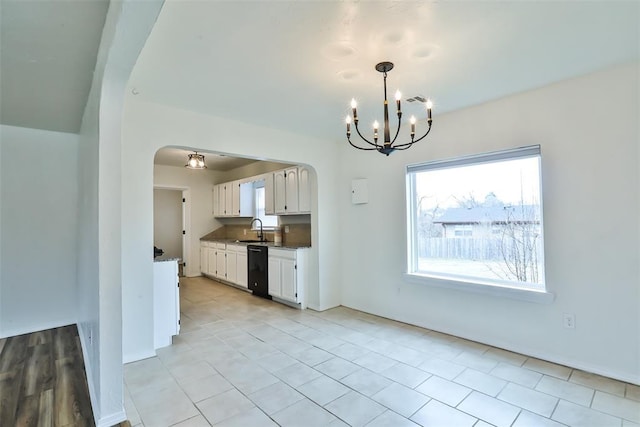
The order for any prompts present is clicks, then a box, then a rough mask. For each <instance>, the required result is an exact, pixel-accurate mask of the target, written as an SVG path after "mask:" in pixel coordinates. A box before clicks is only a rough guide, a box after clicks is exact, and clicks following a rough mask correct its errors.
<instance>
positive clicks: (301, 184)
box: [298, 166, 311, 213]
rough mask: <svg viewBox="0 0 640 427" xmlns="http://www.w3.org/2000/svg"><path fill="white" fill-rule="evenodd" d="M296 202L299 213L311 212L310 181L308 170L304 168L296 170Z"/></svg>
mask: <svg viewBox="0 0 640 427" xmlns="http://www.w3.org/2000/svg"><path fill="white" fill-rule="evenodd" d="M298 202H299V206H298V208H299V209H300V213H309V212H311V180H310V179H309V168H306V167H304V166H301V167H299V168H298Z"/></svg>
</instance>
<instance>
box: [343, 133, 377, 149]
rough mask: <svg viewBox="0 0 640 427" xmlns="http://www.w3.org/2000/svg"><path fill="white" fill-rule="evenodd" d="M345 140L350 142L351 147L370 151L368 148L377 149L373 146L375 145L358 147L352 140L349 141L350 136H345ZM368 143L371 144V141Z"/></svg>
mask: <svg viewBox="0 0 640 427" xmlns="http://www.w3.org/2000/svg"><path fill="white" fill-rule="evenodd" d="M347 141H349V144H351V146H352V147H353V148H357V149H358V150H367V151H370V150H377V148H375V147H371V148H369V147H358V146H357V145H355V144H354V143H353V142H351V138H350V137H349V136H347ZM369 144H371V143H369Z"/></svg>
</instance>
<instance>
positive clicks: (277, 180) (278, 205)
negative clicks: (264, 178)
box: [265, 171, 287, 214]
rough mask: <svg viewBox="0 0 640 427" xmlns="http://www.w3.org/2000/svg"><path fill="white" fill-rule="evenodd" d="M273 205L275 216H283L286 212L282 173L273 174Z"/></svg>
mask: <svg viewBox="0 0 640 427" xmlns="http://www.w3.org/2000/svg"><path fill="white" fill-rule="evenodd" d="M265 191H266V189H265ZM273 205H274V208H275V209H274V210H275V213H276V214H283V213H286V212H287V211H286V207H287V199H286V196H285V177H284V171H277V172H274V173H273Z"/></svg>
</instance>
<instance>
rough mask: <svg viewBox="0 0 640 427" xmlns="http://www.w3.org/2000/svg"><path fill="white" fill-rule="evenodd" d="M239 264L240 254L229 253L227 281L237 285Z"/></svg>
mask: <svg viewBox="0 0 640 427" xmlns="http://www.w3.org/2000/svg"><path fill="white" fill-rule="evenodd" d="M237 264H238V254H237V253H236V252H229V251H227V268H226V272H227V280H228V281H229V282H231V283H237V282H238V278H237Z"/></svg>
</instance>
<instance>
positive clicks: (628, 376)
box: [342, 304, 640, 385]
mask: <svg viewBox="0 0 640 427" xmlns="http://www.w3.org/2000/svg"><path fill="white" fill-rule="evenodd" d="M342 306H344V307H347V308H351V309H353V310H357V311H361V312H363V313H367V314H372V315H374V316H379V317H382V318H385V319H390V320H395V321H396V322H401V323H406V324H408V325H413V326H418V327H420V328H424V329H428V330H431V331H435V332H440V333H443V334H447V335H451V336H453V337H458V338H463V339H466V340H469V341H474V342H477V343H481V344H485V345H488V346H492V347H496V348H500V349H503V350H507V351H511V352H513V353H518V354H522V355H523V356H527V357H534V358H536V359H540V360H544V361H547V362H551V363H555V364H558V365H563V366H567V367H569V368H572V369H578V370H581V371H585V372H589V373H592V374H597V375H601V376H604V377H607V378H612V379H615V380H618V381H623V382H626V383H630V384H635V385H640V375H638V374H637V373H631V372H623V371H616V370H614V369H611V368H610V367H605V366H600V365H593V364H590V363H588V362H584V361H582V362H581V361H576V360H575V359H573V358H567V357H566V356H563V355H559V354H551V353H544V352H540V351H537V350H536V349H533V348H529V347H523V346H518V345H513V343H509V342H504V341H499V340H498V341H494V340H491V339H488V338H487V337H482V336H468V335H466V334H460V333H458V332H457V331H453V330H451V329H449V328H446V327H442V326H440V327H438V326H430V325H425V324H419V323H417V322H411V321H410V320H407V319H400V318H396V317H390V316H388V315H384V314H380V313H376V312H375V311H367V310H365V309H363V308H358V307H353V306H349V305H346V304H342Z"/></svg>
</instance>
